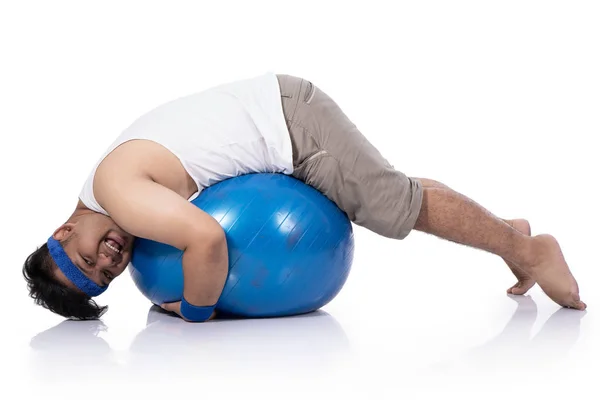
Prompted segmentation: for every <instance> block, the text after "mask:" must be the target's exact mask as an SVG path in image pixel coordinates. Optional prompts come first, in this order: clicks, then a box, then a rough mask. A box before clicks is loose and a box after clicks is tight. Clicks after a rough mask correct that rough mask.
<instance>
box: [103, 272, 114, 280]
mask: <svg viewBox="0 0 600 400" xmlns="http://www.w3.org/2000/svg"><path fill="white" fill-rule="evenodd" d="M104 276H105V277H106V279H108V280H109V281H110V280H112V275H111V274H110V273H109V272H107V271H104Z"/></svg>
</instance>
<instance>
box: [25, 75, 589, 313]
mask: <svg viewBox="0 0 600 400" xmlns="http://www.w3.org/2000/svg"><path fill="white" fill-rule="evenodd" d="M255 172H271V173H283V174H291V175H293V176H294V177H296V178H298V179H301V180H303V181H304V182H306V183H307V184H309V185H312V186H314V187H315V188H316V189H318V190H320V191H321V192H322V193H323V194H324V195H326V196H327V197H329V198H330V199H331V200H332V201H334V202H335V203H336V204H337V205H338V206H339V207H340V208H341V209H342V210H343V211H344V212H346V213H347V215H348V216H349V218H350V219H351V220H352V221H353V222H354V223H356V224H358V225H361V226H364V227H366V228H367V229H370V230H372V231H373V232H376V233H378V234H380V235H382V236H385V237H389V238H395V239H398V240H402V239H404V238H405V237H406V236H407V235H408V234H409V233H410V232H411V231H412V230H418V231H422V232H426V233H429V234H432V235H435V236H438V237H440V238H443V239H446V240H449V241H453V242H456V243H459V244H463V245H466V246H470V247H474V248H478V249H481V250H485V251H488V252H491V253H493V254H496V255H498V256H500V257H502V258H503V259H504V260H505V262H506V263H507V265H508V267H509V268H510V270H511V271H512V272H513V274H514V275H515V276H516V278H517V283H516V284H515V285H514V286H512V287H511V288H509V289H508V292H509V293H512V294H516V295H521V294H524V293H526V292H527V291H528V290H529V289H530V288H531V287H532V286H533V285H534V284H535V283H537V284H539V285H540V287H541V288H542V290H543V291H544V292H545V293H546V294H547V295H548V296H549V297H550V298H551V299H552V300H554V301H555V302H556V303H558V304H560V305H561V306H564V307H570V308H575V309H578V310H584V309H585V308H586V305H585V303H583V302H582V301H581V300H580V298H579V289H578V286H577V282H576V280H575V278H574V277H573V275H572V274H571V272H570V270H569V267H568V265H567V263H566V261H565V259H564V257H563V255H562V252H561V249H560V246H559V244H558V243H557V241H556V240H555V239H554V237H552V236H551V235H546V234H544V235H538V236H533V237H532V236H531V235H530V227H529V223H528V222H527V221H526V220H522V219H519V220H503V219H500V218H497V217H495V216H494V215H492V214H491V213H490V212H489V211H487V210H485V209H484V208H483V207H481V206H480V205H478V204H477V203H475V202H474V201H472V200H470V199H468V198H467V197H465V196H463V195H461V194H459V193H457V192H455V191H453V190H452V189H450V188H448V187H447V186H445V185H443V184H441V183H439V182H436V181H434V180H430V179H423V178H414V177H408V176H406V175H405V174H403V173H402V172H400V171H397V170H395V169H394V168H393V167H392V166H391V165H390V164H389V163H388V162H387V160H386V159H385V158H384V157H383V156H382V155H381V154H380V152H379V151H378V150H377V149H375V148H374V147H373V146H372V145H371V144H370V143H369V142H368V141H367V140H366V139H365V137H364V136H363V135H362V134H361V133H360V132H359V130H358V129H357V127H356V126H355V125H354V124H353V123H352V122H351V121H350V120H349V119H348V117H347V116H346V115H345V114H344V113H343V112H342V110H341V109H340V108H339V107H338V106H337V104H336V103H335V102H334V101H333V99H331V98H330V97H329V96H328V95H327V94H325V93H324V92H323V91H321V90H320V89H319V88H318V87H316V86H315V85H314V84H313V83H312V82H310V81H308V80H305V79H301V78H297V77H294V76H289V75H275V74H272V73H268V74H264V75H262V76H258V77H255V78H251V79H245V80H240V81H237V82H231V83H228V84H222V85H220V86H216V87H213V88H210V89H207V90H205V91H203V92H200V93H196V94H192V95H189V96H186V97H182V98H179V99H176V100H174V101H171V102H169V103H166V104H163V105H161V106H159V107H157V108H156V109H154V110H152V111H151V112H149V113H147V114H145V115H143V116H142V117H140V118H139V119H137V120H136V121H135V122H134V123H133V124H132V125H131V126H129V127H128V128H127V129H126V130H125V131H124V132H123V133H122V134H121V135H120V136H118V138H117V139H116V140H115V141H114V142H113V144H112V145H111V146H109V148H108V149H107V150H106V152H105V153H104V155H103V156H102V157H101V158H100V159H99V160H98V162H97V163H96V165H95V167H94V168H93V169H92V171H91V173H90V174H89V177H88V179H87V180H86V182H85V183H84V185H83V188H82V190H81V193H80V195H79V200H78V203H77V206H76V208H75V210H74V212H73V214H72V215H71V216H70V217H69V219H68V220H67V221H66V222H65V223H64V224H62V225H61V226H60V227H58V228H57V229H56V230H55V231H54V232H53V234H52V236H51V237H50V238H49V239H48V242H47V243H45V244H43V245H42V246H41V247H40V248H38V249H37V250H36V251H34V252H33V253H32V254H31V255H30V256H29V257H28V258H27V260H26V262H25V264H24V267H23V273H24V275H25V278H26V280H27V283H28V288H29V291H30V295H31V296H32V297H33V298H34V299H35V301H36V302H37V303H38V304H40V305H42V306H44V307H46V308H48V309H50V310H52V311H53V312H56V313H58V314H60V315H63V316H65V317H70V318H77V319H88V318H99V317H100V316H101V315H102V314H103V313H104V312H105V310H106V307H100V306H98V305H97V304H96V303H95V302H94V300H93V297H94V296H97V295H99V294H100V293H102V292H103V291H104V290H106V288H107V287H108V285H109V284H110V282H111V281H112V280H113V279H115V278H116V277H117V276H119V275H120V274H121V273H122V272H123V271H124V269H125V268H126V267H127V265H128V263H129V260H130V257H131V251H132V246H133V242H134V239H135V238H136V237H143V238H147V239H151V240H154V241H158V242H162V243H166V244H169V245H171V246H174V247H176V248H178V249H180V250H183V260H182V262H183V271H184V290H183V299H182V301H181V302H176V303H169V304H164V305H162V307H163V308H165V309H166V310H169V311H172V312H175V313H177V314H179V315H180V316H181V317H182V318H184V319H185V320H188V321H199V322H201V321H207V320H209V319H211V318H212V317H214V315H215V313H214V306H215V303H216V302H217V301H218V299H219V296H220V294H221V290H222V289H223V287H224V284H225V279H226V276H227V268H228V260H227V243H226V240H225V235H224V232H223V230H222V229H221V226H220V225H219V224H218V223H217V222H216V221H215V220H214V219H213V218H212V217H211V216H209V215H207V214H206V213H205V212H203V211H202V210H201V209H199V208H198V207H196V206H194V205H193V204H192V203H191V202H190V201H191V200H193V199H194V198H195V197H196V196H198V195H199V194H200V193H201V191H202V190H203V189H204V188H206V187H208V186H210V185H212V184H214V183H216V182H218V181H220V180H223V179H227V178H230V177H234V176H238V175H241V174H246V173H255Z"/></svg>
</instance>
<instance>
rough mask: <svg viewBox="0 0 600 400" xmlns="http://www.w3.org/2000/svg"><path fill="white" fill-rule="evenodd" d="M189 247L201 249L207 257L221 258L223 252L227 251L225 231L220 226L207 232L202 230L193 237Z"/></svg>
mask: <svg viewBox="0 0 600 400" xmlns="http://www.w3.org/2000/svg"><path fill="white" fill-rule="evenodd" d="M190 245H191V246H193V247H200V248H202V249H203V251H204V252H205V253H206V254H207V255H209V254H212V255H214V256H215V257H217V256H221V255H222V254H223V252H226V251H227V239H226V237H225V231H223V229H222V228H221V226H220V225H219V226H217V227H214V228H211V229H209V230H203V231H202V232H199V233H198V234H196V235H194V240H193V241H192V243H190Z"/></svg>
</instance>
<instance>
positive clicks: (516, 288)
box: [413, 178, 535, 295]
mask: <svg viewBox="0 0 600 400" xmlns="http://www.w3.org/2000/svg"><path fill="white" fill-rule="evenodd" d="M413 179H418V180H419V181H420V182H421V184H422V185H423V187H425V188H428V187H431V188H438V189H445V190H451V191H453V192H456V191H455V190H453V189H451V188H450V187H448V186H446V185H444V184H443V183H441V182H438V181H434V180H431V179H426V178H413ZM501 220H502V221H503V222H505V223H506V224H508V225H510V226H511V227H512V228H514V229H516V230H517V231H519V232H520V233H522V234H523V235H527V236H531V226H530V225H529V221H527V220H526V219H502V218H501ZM503 260H504V262H505V263H506V264H507V265H508V267H509V268H510V270H511V271H512V273H513V274H514V275H515V277H516V278H517V283H515V284H514V285H513V286H511V287H509V288H508V289H507V291H506V292H507V293H509V294H515V295H523V294H525V293H527V291H528V290H529V289H531V288H532V287H533V285H535V281H534V280H533V278H532V277H531V276H530V275H529V274H528V273H527V272H526V271H524V270H523V269H521V268H519V267H518V266H517V265H516V264H514V263H512V262H510V261H508V260H506V259H503Z"/></svg>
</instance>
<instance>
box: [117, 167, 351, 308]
mask: <svg viewBox="0 0 600 400" xmlns="http://www.w3.org/2000/svg"><path fill="white" fill-rule="evenodd" d="M192 203H193V204H195V205H196V206H197V207H199V208H200V209H202V210H203V211H205V212H206V213H208V214H209V215H211V216H212V217H213V218H215V219H216V220H217V221H218V222H219V224H220V225H221V226H222V227H223V229H224V231H225V235H226V238H227V246H228V257H229V272H228V276H227V280H226V283H225V287H224V288H223V291H222V294H221V297H220V298H219V301H218V303H217V307H216V309H217V310H218V311H221V312H223V313H227V314H232V315H237V316H244V317H275V316H286V315H295V314H303V313H307V312H311V311H315V310H317V309H319V308H321V307H323V306H324V305H325V304H327V303H329V302H330V301H331V300H332V299H333V298H334V297H335V296H336V295H337V294H338V293H339V292H340V290H341V289H342V287H343V285H344V284H345V282H346V280H347V278H348V274H349V272H350V268H351V265H352V260H353V256H354V234H353V230H352V224H351V222H350V220H349V219H348V217H347V215H346V214H345V213H344V212H342V211H341V210H340V209H339V208H338V207H337V206H336V205H335V203H333V202H332V201H330V200H329V199H328V198H327V197H325V196H324V195H323V194H322V193H321V192H319V191H317V190H316V189H315V188H313V187H311V186H309V185H307V184H305V183H303V182H302V181H300V180H297V179H295V178H293V177H291V176H288V175H283V174H269V173H260V174H247V175H242V176H239V177H235V178H230V179H227V180H224V181H221V182H219V183H216V184H214V185H212V186H210V187H208V188H206V189H204V190H203V191H202V192H201V194H200V195H199V196H198V197H197V198H196V199H194V200H192ZM182 256H183V251H181V250H178V249H177V248H175V247H172V246H169V245H166V244H163V243H158V242H154V241H151V240H147V239H142V238H137V239H136V241H135V244H134V249H133V254H132V259H131V263H130V265H129V270H130V273H131V277H132V279H133V281H134V282H135V284H136V286H137V288H138V289H139V290H140V291H141V293H142V294H143V295H144V296H145V297H147V298H148V299H149V300H150V301H151V302H152V303H154V304H157V305H160V304H162V303H165V302H174V301H180V300H181V298H182V294H183V269H182Z"/></svg>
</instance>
